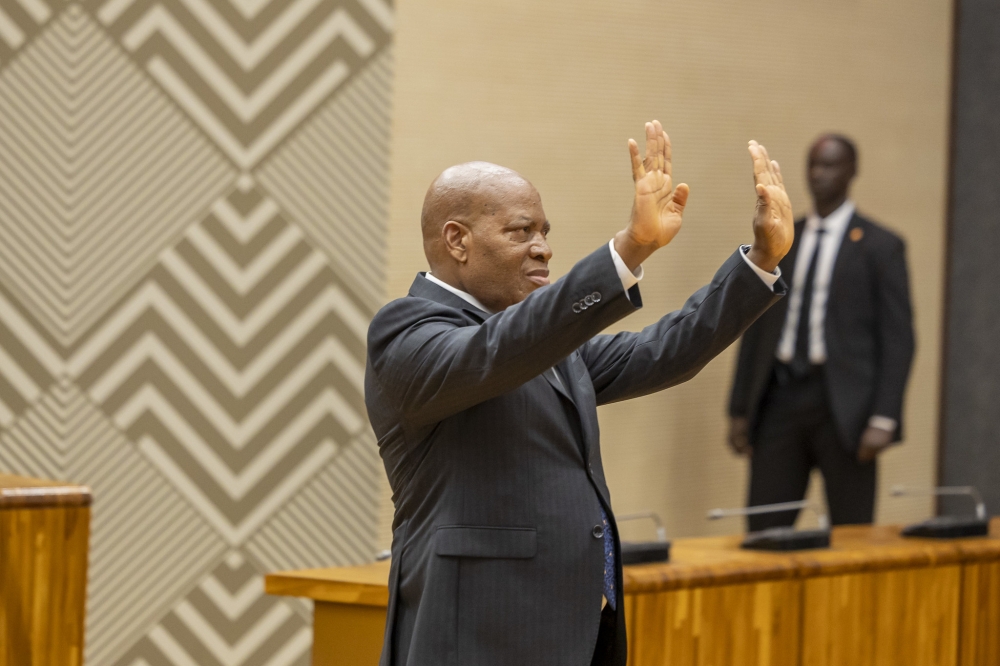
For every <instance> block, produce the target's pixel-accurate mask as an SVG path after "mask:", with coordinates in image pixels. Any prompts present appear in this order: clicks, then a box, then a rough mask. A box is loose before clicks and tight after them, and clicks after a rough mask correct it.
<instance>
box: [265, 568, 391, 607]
mask: <svg viewBox="0 0 1000 666" xmlns="http://www.w3.org/2000/svg"><path fill="white" fill-rule="evenodd" d="M264 591H265V592H267V593H268V594H276V595H283V596H287V597H306V598H308V599H314V600H317V601H333V602H337V603H343V604H363V605H366V606H382V607H383V608H384V607H386V606H387V605H388V604H389V560H385V561H382V562H375V563H373V564H364V565H361V566H356V567H329V568H326V569H303V570H301V571H284V572H281V573H273V574H268V575H267V576H265V577H264Z"/></svg>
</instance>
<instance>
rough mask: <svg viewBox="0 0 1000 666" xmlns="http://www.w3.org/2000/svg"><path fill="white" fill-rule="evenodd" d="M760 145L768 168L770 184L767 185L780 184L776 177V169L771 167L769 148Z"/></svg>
mask: <svg viewBox="0 0 1000 666" xmlns="http://www.w3.org/2000/svg"><path fill="white" fill-rule="evenodd" d="M758 145H759V146H760V152H761V156H762V157H763V159H764V166H765V167H766V168H767V179H768V182H767V183H765V185H774V184H775V183H777V182H778V179H777V178H775V176H774V168H773V167H772V166H771V156H770V155H768V154H767V146H765V145H764V144H762V143H761V144H758Z"/></svg>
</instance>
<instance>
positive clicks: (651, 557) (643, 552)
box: [615, 511, 670, 564]
mask: <svg viewBox="0 0 1000 666" xmlns="http://www.w3.org/2000/svg"><path fill="white" fill-rule="evenodd" d="M629 520H651V521H653V524H654V525H656V541H622V542H621V547H622V564H646V563H649V562H668V561H669V560H670V542H669V541H668V540H667V530H666V528H664V527H663V521H662V520H660V516H659V515H657V514H656V513H653V512H652V511H640V512H639V513H628V514H625V515H623V516H615V521H616V522H618V523H619V524H621V523H624V522H626V521H629Z"/></svg>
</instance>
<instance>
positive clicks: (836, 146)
mask: <svg viewBox="0 0 1000 666" xmlns="http://www.w3.org/2000/svg"><path fill="white" fill-rule="evenodd" d="M848 157H849V155H848V152H847V148H846V147H844V145H843V144H842V143H841V142H840V141H837V140H836V139H834V138H832V137H828V136H825V137H822V138H821V139H819V140H818V141H816V143H814V144H813V147H812V150H810V151H809V159H824V160H834V161H840V160H843V159H847V158H848Z"/></svg>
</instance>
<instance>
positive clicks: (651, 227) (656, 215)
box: [634, 171, 684, 247]
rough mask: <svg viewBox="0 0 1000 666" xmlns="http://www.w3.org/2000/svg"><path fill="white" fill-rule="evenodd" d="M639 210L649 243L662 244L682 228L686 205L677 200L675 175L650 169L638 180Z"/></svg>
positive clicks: (636, 185)
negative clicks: (671, 175) (674, 183)
mask: <svg viewBox="0 0 1000 666" xmlns="http://www.w3.org/2000/svg"><path fill="white" fill-rule="evenodd" d="M635 209H636V210H635V215H634V217H635V218H636V219H637V221H642V222H643V223H644V224H643V231H645V232H646V233H647V234H648V236H649V238H648V240H647V242H649V243H655V244H656V245H657V246H661V247H662V246H663V245H666V244H667V243H669V242H670V241H671V240H672V239H673V238H674V236H676V235H677V232H678V231H680V229H681V221H682V217H683V212H684V207H683V206H682V205H679V204H678V203H677V201H675V199H674V189H673V186H672V181H671V178H670V177H669V176H667V175H666V174H664V173H663V172H662V171H648V172H646V175H645V176H643V177H642V178H641V179H640V180H639V181H637V182H636V184H635Z"/></svg>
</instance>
